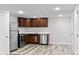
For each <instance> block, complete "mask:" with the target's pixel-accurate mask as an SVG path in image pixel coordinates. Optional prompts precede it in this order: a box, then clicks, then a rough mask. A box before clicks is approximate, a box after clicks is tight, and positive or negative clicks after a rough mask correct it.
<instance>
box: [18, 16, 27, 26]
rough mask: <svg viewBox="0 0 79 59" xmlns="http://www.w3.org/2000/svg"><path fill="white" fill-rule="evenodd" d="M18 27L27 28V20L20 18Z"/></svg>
mask: <svg viewBox="0 0 79 59" xmlns="http://www.w3.org/2000/svg"><path fill="white" fill-rule="evenodd" d="M18 26H19V27H25V26H26V19H25V18H21V17H18Z"/></svg>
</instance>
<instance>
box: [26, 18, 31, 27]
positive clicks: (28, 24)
mask: <svg viewBox="0 0 79 59" xmlns="http://www.w3.org/2000/svg"><path fill="white" fill-rule="evenodd" d="M26 27H30V19H29V18H27V19H26Z"/></svg>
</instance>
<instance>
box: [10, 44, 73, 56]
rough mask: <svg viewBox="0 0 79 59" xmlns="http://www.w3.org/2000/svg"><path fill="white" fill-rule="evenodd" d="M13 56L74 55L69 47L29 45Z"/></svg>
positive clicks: (12, 53) (13, 53)
mask: <svg viewBox="0 0 79 59" xmlns="http://www.w3.org/2000/svg"><path fill="white" fill-rule="evenodd" d="M10 54H11V55H73V52H72V46H69V45H38V44H28V45H26V46H24V47H23V48H19V49H18V50H16V51H13V52H11V53H10Z"/></svg>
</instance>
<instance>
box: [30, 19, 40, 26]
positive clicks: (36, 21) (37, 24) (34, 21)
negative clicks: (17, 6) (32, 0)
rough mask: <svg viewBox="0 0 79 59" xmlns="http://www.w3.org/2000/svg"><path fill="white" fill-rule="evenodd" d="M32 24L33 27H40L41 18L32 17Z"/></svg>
mask: <svg viewBox="0 0 79 59" xmlns="http://www.w3.org/2000/svg"><path fill="white" fill-rule="evenodd" d="M31 26H32V27H38V26H39V20H38V19H37V18H33V19H31Z"/></svg>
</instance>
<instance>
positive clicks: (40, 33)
mask: <svg viewBox="0 0 79 59" xmlns="http://www.w3.org/2000/svg"><path fill="white" fill-rule="evenodd" d="M49 33H50V32H19V34H49Z"/></svg>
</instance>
